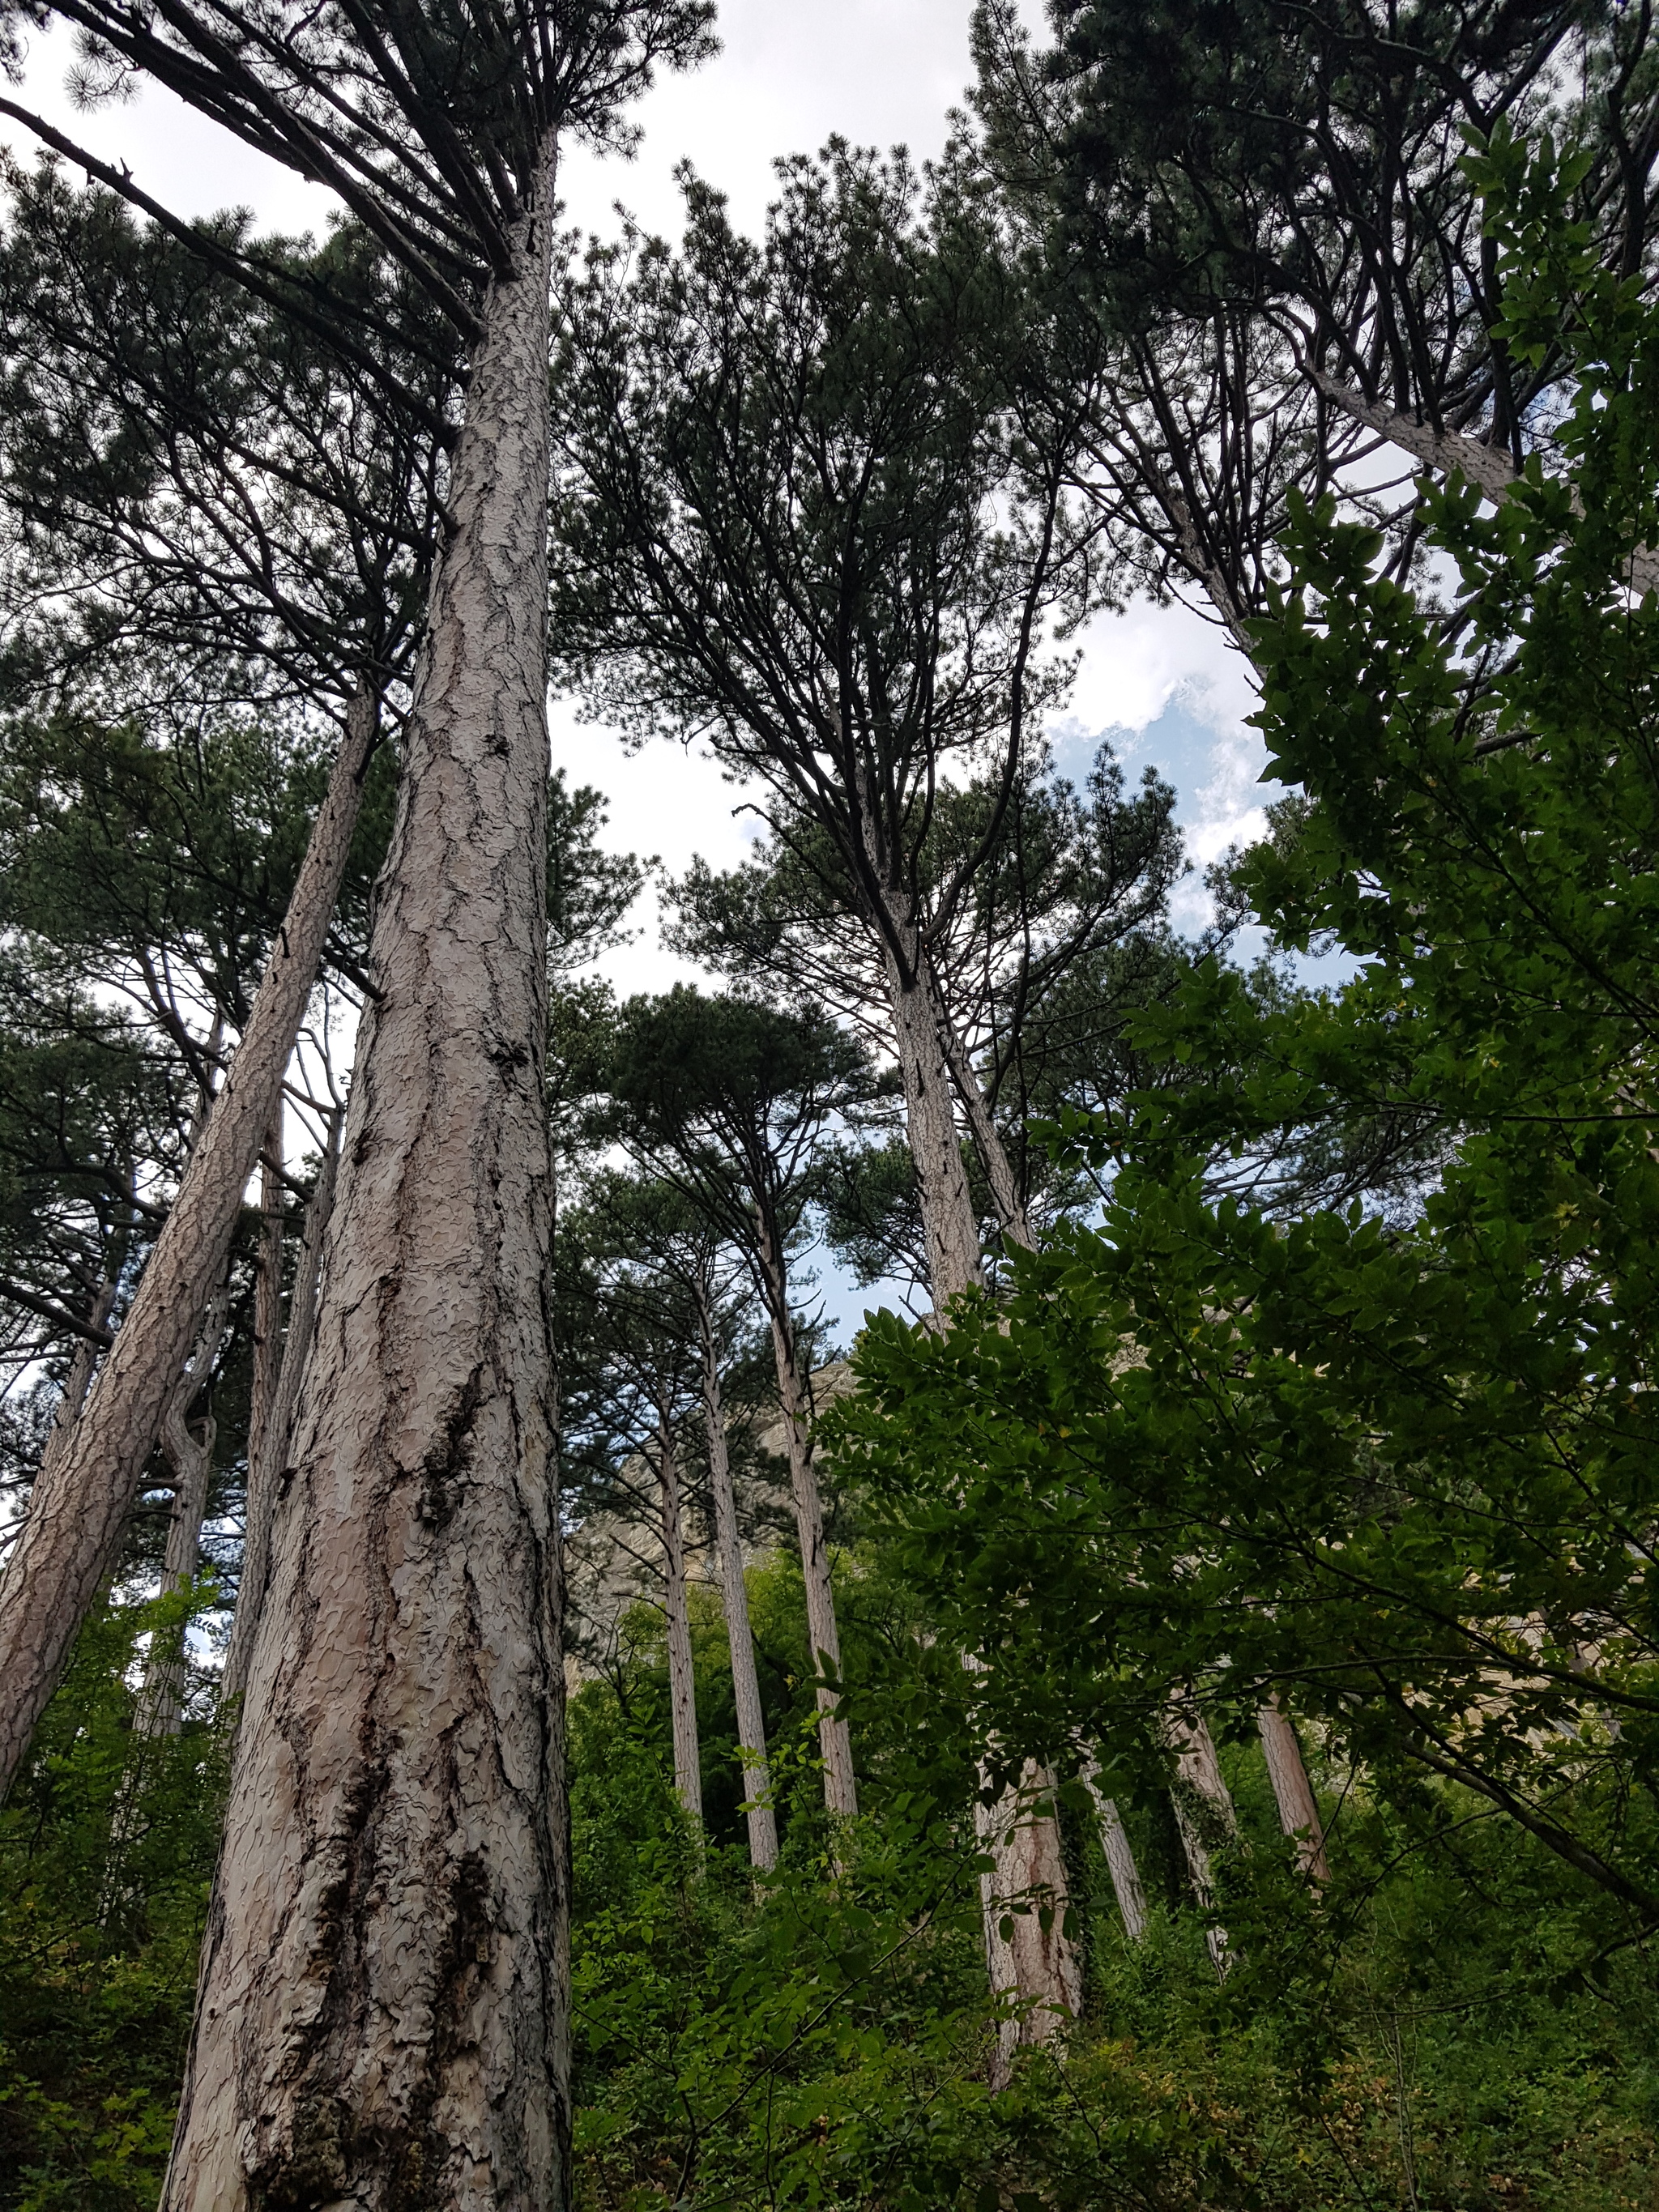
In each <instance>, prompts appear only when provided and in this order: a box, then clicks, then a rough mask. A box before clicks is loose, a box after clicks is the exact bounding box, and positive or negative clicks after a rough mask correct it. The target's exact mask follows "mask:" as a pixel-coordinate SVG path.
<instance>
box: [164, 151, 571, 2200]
mask: <svg viewBox="0 0 1659 2212" xmlns="http://www.w3.org/2000/svg"><path fill="white" fill-rule="evenodd" d="M551 154H552V149H551V143H549V146H548V149H547V160H546V162H545V166H544V170H543V173H542V175H541V177H540V179H539V180H538V189H537V191H536V194H535V197H534V201H533V204H532V210H531V211H530V212H529V213H528V214H527V215H526V217H525V218H524V220H523V221H522V222H521V223H520V226H519V228H518V229H517V230H516V231H515V234H514V238H513V255H512V260H511V264H510V267H509V268H508V269H507V270H503V271H502V272H501V274H500V275H498V276H496V277H495V279H494V280H493V281H492V283H491V285H490V288H489V292H488V294H487V295H486V297H485V300H484V302H483V308H482V324H483V335H482V337H480V339H479V341H478V343H477V347H476V349H475V351H474V355H473V361H472V373H471V383H470V386H469V390H468V394H467V405H466V416H465V423H464V425H463V428H462V431H461V435H460V436H459V440H458V442H457V445H456V448H455V453H454V460H453V471H452V475H451V480H450V485H449V498H448V507H447V535H446V539H445V543H444V546H443V549H442V550H441V555H440V557H439V560H438V562H437V565H436V570H435V576H434V580H433V586H432V599H431V606H430V610H429V617H428V636H427V640H426V643H425V646H424V647H423V649H422V657H421V661H420V665H419V667H418V669H417V671H416V681H415V695H414V700H413V704H412V706H411V709H410V717H409V720H408V722H407V725H406V726H405V739H404V744H405V755H404V775H403V781H402V786H401V790H400V794H399V800H398V816H397V820H396V823H395V825H394V828H393V831H392V843H391V848H390V851H389V853H388V855H387V860H386V869H385V872H384V874H383V876H382V879H381V883H380V893H379V898H378V902H377V908H376V915H375V923H374V939H373V944H372V947H371V954H370V957H371V963H372V974H373V978H374V984H375V993H376V994H375V996H374V999H373V1000H371V1002H370V1005H369V1006H368V1010H367V1012H366V1013H365V1015H364V1018H363V1023H362V1030H361V1032H360V1042H359V1050H358V1056H357V1060H356V1074H355V1078H354V1081H353V1085H352V1092H351V1101H350V1105H349V1109H348V1112H347V1116H346V1126H345V1133H344V1142H343V1151H342V1158H341V1164H340V1182H339V1194H338V1196H337V1200H336V1203H335V1207H334V1213H333V1217H332V1219H331V1224H330V1228H329V1234H328V1237H327V1239H326V1243H325V1249H324V1256H323V1270H322V1288H321V1291H320V1295H319V1304H318V1316H317V1328H316V1336H315V1340H314V1342H313V1346H312V1351H311V1356H310V1359H309V1361H308V1362H307V1370H306V1378H305V1383H304V1386H303V1389H302V1390H301V1402H300V1407H299V1412H298V1416H297V1419H296V1421H295V1434H294V1440H293V1443H292V1445H291V1447H290V1450H289V1464H288V1468H287V1472H286V1474H285V1477H284V1480H283V1490H282V1495H281V1497H280V1498H279V1500H278V1504H277V1512H276V1527H275V1529H274V1532H273V1540H272V1557H271V1571H270V1583H269V1586H268V1588H267V1589H266V1593H265V1600H264V1607H263V1608H262V1612H261V1616H260V1622H259V1629H258V1636H257V1638H256V1639H255V1644H254V1650H253V1657H252V1665H251V1668H250V1669H249V1674H248V1686H247V1694H246V1701H245V1706H244V1717H243V1722H242V1728H241V1732H240V1741H239V1743H238V1747H237V1753H236V1760H235V1768H234V1776H233V1779H232V1785H231V1792H230V1802H229V1806H228V1813H227V1816H226V1824H225V1842H224V1848H223V1852H222V1857H221V1861H220V1869H219V1875H218V1879H217V1881H216V1886H215V1892H214V1898H213V1902H212V1905H211V1907H210V1913H209V1919H208V1926H207V1930H206V1936H205V1941H204V1947H203V1965H202V1974H201V1985H200V1994H199V1998H198V2003H197V2021H196V2029H195V2035H194V2039H193V2042H192V2045H191V2054H190V2059H189V2064H188V2069H187V2072H186V2075H185V2087H184V2097H183V2101H182V2104H181V2106H180V2109H179V2124H178V2130H177V2133H176V2135H175V2136H174V2142H173V2160H172V2164H171V2166H170V2169H169V2172H168V2176H167V2183H166V2185H165V2187H164V2189H163V2192H162V2199H161V2202H162V2205H163V2207H164V2208H165V2212H275V2208H276V2207H279V2206H280V2207H283V2208H293V2212H297V2209H298V2208H301V2207H323V2206H329V2207H333V2208H338V2212H344V2208H347V2207H349V2208H352V2209H353V2212H413V2208H416V2207H422V2208H424V2207H442V2208H444V2212H496V2209H497V2208H503V2209H504V2208H510V2209H511V2212H551V2208H555V2207H557V2206H560V2205H562V2203H564V2202H565V2199H566V2197H567V2194H568V2057H567V2054H568V1998H567V1990H568V1976H567V1960H568V1938H567V1918H566V1900H567V1896H568V1875H567V1857H568V1853H567V1845H566V1837H565V1832H564V1809H563V1781H564V1771H563V1737H562V1729H563V1668H562V1657H561V1652H560V1642H559V1595H560V1594H559V1559H558V1530H557V1517H556V1499H555V1496H554V1487H553V1468H552V1454H551V1442H552V1422H551V1413H552V1403H551V1400H552V1380H553V1362H552V1356H551V1340H550V1328H549V1316H548V1313H547V1309H546V1296H547V1289H546V1285H547V1262H548V1252H549V1243H550V1218H551V1169H550V1157H549V1147H548V1135H547V1124H546V1113H545V1107H544V1096H543V1054H544V1046H545V1037H546V1029H547V1006H546V961H545V951H546V946H545V939H546V915H545V911H544V902H545V892H546V884H545V866H546V859H545V854H546V820H545V813H546V797H547V774H548V757H547V723H546V709H545V621H546V493H547V471H548V451H547V431H548V424H547V345H548V286H549V266H550V243H551V237H552V228H553V215H554V193H553V162H552V157H551ZM260 1126H261V1127H263V1126H264V1125H263V1121H262V1122H261V1124H260Z"/></svg>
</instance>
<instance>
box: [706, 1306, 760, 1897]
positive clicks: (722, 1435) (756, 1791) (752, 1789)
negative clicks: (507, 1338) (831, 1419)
mask: <svg viewBox="0 0 1659 2212" xmlns="http://www.w3.org/2000/svg"><path fill="white" fill-rule="evenodd" d="M697 1312H698V1318H699V1322H700V1324H701V1334H702V1418H703V1427H704V1431H705V1433H706V1434H707V1437H708V1486H709V1489H710V1491H711V1492H713V1494H714V1548H715V1551H716V1552H717V1553H718V1554H719V1557H720V1596H721V1599H722V1601H724V1605H725V1610H726V1638H727V1641H728V1642H729V1643H730V1644H731V1646H732V1701H733V1703H734V1704H735V1705H736V1706H737V1709H738V1752H739V1753H740V1755H741V1757H742V1759H743V1790H744V1798H745V1800H746V1801H747V1802H746V1807H745V1817H746V1818H747V1820H748V1822H749V1858H750V1864H751V1865H752V1866H756V1867H758V1868H759V1869H761V1870H762V1872H763V1873H769V1872H770V1871H771V1869H773V1868H774V1867H775V1866H776V1864H777V1863H778V1821H777V1814H775V1812H774V1811H773V1809H772V1803H771V1788H772V1784H771V1777H770V1775H769V1773H768V1771H767V1765H766V1716H765V1714H764V1713H763V1711H762V1709H761V1695H760V1679H759V1677H758V1675H757V1674H756V1671H755V1639H754V1637H753V1635H752V1633H751V1632H750V1626H749V1593H748V1590H747V1589H746V1588H745V1587H744V1578H743V1542H742V1539H741V1538H740V1536H739V1535H738V1498H737V1492H736V1491H735V1490H734V1489H733V1487H732V1455H731V1453H730V1451H729V1449H727V1446H726V1409H725V1407H724V1406H723V1405H722V1403H721V1400H720V1351H719V1347H718V1346H717V1345H716V1344H715V1342H714V1318H713V1316H712V1315H711V1314H710V1312H709V1308H708V1297H707V1296H706V1295H705V1294H704V1292H703V1291H702V1288H701V1286H700V1287H699V1290H698V1294H697Z"/></svg>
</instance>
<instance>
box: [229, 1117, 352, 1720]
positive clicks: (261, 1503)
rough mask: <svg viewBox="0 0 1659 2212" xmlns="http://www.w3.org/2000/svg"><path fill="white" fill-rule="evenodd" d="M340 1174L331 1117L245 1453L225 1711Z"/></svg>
mask: <svg viewBox="0 0 1659 2212" xmlns="http://www.w3.org/2000/svg"><path fill="white" fill-rule="evenodd" d="M339 1166H340V1117H339V1115H338V1113H337V1112H336V1113H334V1114H333V1115H331V1116H330V1117H329V1124H328V1135H327V1138H326V1139H325V1142H324V1146H323V1159H322V1165H321V1166H320V1167H319V1170H318V1171H317V1188H316V1189H315V1190H314V1191H313V1193H312V1194H311V1200H310V1203H309V1204H308V1205H307V1207H306V1221H305V1230H304V1232H303V1234H302V1235H301V1240H300V1260H299V1265H298V1267H296V1268H295V1274H294V1295H293V1297H292V1298H291V1299H290V1300H289V1313H288V1328H287V1330H286V1331H285V1332H284V1334H283V1343H282V1359H281V1362H280V1364H279V1366H278V1369H277V1377H276V1395H275V1398H274V1399H273V1401H272V1403H271V1407H270V1418H269V1419H268V1420H267V1421H266V1423H265V1425H264V1432H263V1434H262V1436H261V1437H260V1438H259V1440H258V1443H257V1445H256V1444H253V1443H250V1445H249V1448H248V1468H247V1499H246V1504H245V1506H244V1508H243V1512H242V1571H241V1575H240V1578H239V1580H238V1582H237V1585H236V1610H235V1612H234V1614H233V1615H232V1617H231V1623H230V1644H229V1647H228V1650H226V1653H225V1666H224V1672H223V1674H222V1675H221V1677H220V1680H219V1702H220V1704H221V1705H228V1703H229V1701H230V1700H231V1699H233V1698H240V1696H241V1695H242V1693H243V1692H244V1691H245V1690H246V1687H247V1669H248V1662H249V1661H250V1660H251V1659H252V1656H253V1639H254V1636H255V1634H256V1633H257V1632H258V1626H259V1613H260V1610H261V1608H262V1607H263V1606H264V1597H265V1586H266V1583H268V1582H269V1580H270V1524H271V1516H272V1515H273V1514H274V1513H275V1511H276V1490H277V1486H278V1484H279V1483H280V1482H281V1481H282V1479H283V1469H284V1468H286V1466H287V1465H288V1448H289V1442H290V1441H291V1439H292V1437H293V1434H294V1409H295V1406H296V1405H297V1404H298V1403H299V1398H300V1386H301V1383H303V1382H304V1380H305V1370H306V1360H307V1356H308V1354H309V1352H310V1351H311V1340H312V1336H313V1332H314V1329H315V1327H316V1320H317V1271H318V1268H319V1266H320V1265H321V1263H322V1254H323V1238H324V1237H325V1235H326V1233H327V1230H328V1218H329V1215H330V1213H331V1212H332V1210H333V1206H334V1184H335V1178H336V1176H337V1174H338V1172H339Z"/></svg>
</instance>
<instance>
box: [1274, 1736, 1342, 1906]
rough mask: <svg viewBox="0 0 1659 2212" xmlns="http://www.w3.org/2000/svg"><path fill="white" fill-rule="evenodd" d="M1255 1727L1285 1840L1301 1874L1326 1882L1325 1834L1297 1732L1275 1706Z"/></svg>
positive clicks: (1327, 1877)
mask: <svg viewBox="0 0 1659 2212" xmlns="http://www.w3.org/2000/svg"><path fill="white" fill-rule="evenodd" d="M1256 1725H1257V1727H1258V1729H1260V1731H1261V1749H1262V1752H1263V1753H1264V1755H1265V1756H1266V1759H1267V1778H1268V1780H1269V1781H1270V1782H1271V1783H1272V1784H1273V1802H1274V1803H1275V1804H1276V1805H1277V1806H1278V1808H1279V1826H1280V1827H1281V1828H1283V1830H1284V1831H1285V1834H1286V1835H1287V1836H1291V1837H1294V1838H1295V1839H1296V1856H1297V1861H1298V1862H1299V1863H1300V1865H1301V1868H1302V1871H1303V1872H1304V1874H1305V1875H1310V1877H1311V1878H1312V1880H1313V1881H1329V1880H1330V1878H1331V1869H1330V1867H1329V1865H1328V1863H1327V1861H1326V1857H1325V1830H1324V1826H1323V1825H1322V1822H1321V1820H1320V1818H1319V1803H1318V1800H1317V1799H1316V1797H1315V1796H1314V1794H1313V1784H1312V1783H1310V1781H1309V1779H1308V1770H1307V1767H1306V1765H1304V1762H1303V1758H1302V1746H1301V1745H1300V1743H1299V1742H1297V1734H1296V1730H1295V1729H1294V1728H1292V1727H1291V1723H1290V1722H1289V1721H1288V1720H1287V1719H1286V1718H1285V1716H1284V1714H1283V1713H1281V1712H1280V1711H1279V1707H1278V1706H1277V1705H1263V1707H1262V1708H1261V1711H1260V1712H1259V1713H1258V1714H1257V1715H1256Z"/></svg>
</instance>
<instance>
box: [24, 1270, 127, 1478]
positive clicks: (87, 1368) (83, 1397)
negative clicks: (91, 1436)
mask: <svg viewBox="0 0 1659 2212" xmlns="http://www.w3.org/2000/svg"><path fill="white" fill-rule="evenodd" d="M118 1273H120V1269H119V1267H113V1268H112V1270H111V1273H110V1274H109V1275H106V1277H105V1279H104V1280H103V1281H102V1282H101V1283H100V1284H99V1285H98V1288H97V1290H96V1291H95V1292H94V1296H93V1301H92V1304H91V1307H90V1308H89V1310H88V1314H87V1321H88V1326H89V1327H91V1328H107V1327H108V1326H109V1317H110V1315H111V1314H112V1312H113V1311H114V1310H115V1292H116V1288H117V1285H116V1283H115V1280H114V1277H115V1276H116V1275H118ZM99 1351H100V1346H99V1345H98V1344H97V1343H96V1342H95V1341H94V1339H93V1338H91V1337H89V1336H83V1337H81V1338H78V1339H77V1340H76V1346H75V1350H74V1352H72V1353H71V1354H70V1364H69V1372H68V1373H67V1374H66V1375H65V1376H64V1389H63V1395H62V1396H61V1397H60V1398H59V1399H58V1403H57V1405H56V1406H54V1407H53V1408H52V1426H51V1427H50V1428H49V1429H48V1430H47V1431H46V1445H45V1448H44V1449H43V1450H42V1452H41V1454H40V1475H39V1477H38V1478H37V1480H39V1481H44V1480H46V1477H47V1476H48V1475H49V1474H51V1473H52V1469H53V1468H55V1467H56V1466H57V1464H58V1461H59V1460H60V1459H62V1457H63V1455H64V1452H65V1451H66V1450H67V1449H68V1447H69V1443H70V1438H71V1437H73V1436H74V1434H75V1425H76V1421H77V1420H79V1419H80V1417H81V1408H82V1407H83V1406H84V1405H85V1404H86V1402H87V1392H88V1390H89V1389H91V1387H92V1377H93V1374H94V1370H95V1369H96V1367H97V1364H98V1353H99Z"/></svg>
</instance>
